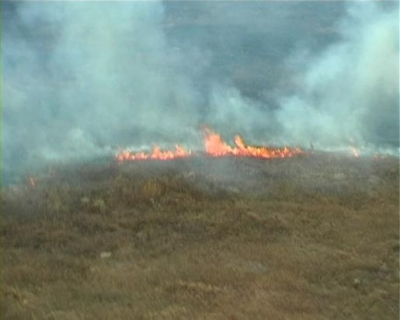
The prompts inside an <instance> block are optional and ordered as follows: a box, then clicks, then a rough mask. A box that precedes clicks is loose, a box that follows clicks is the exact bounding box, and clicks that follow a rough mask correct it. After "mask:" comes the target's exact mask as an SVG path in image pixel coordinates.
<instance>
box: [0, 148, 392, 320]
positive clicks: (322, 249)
mask: <svg viewBox="0 0 400 320" xmlns="http://www.w3.org/2000/svg"><path fill="white" fill-rule="evenodd" d="M34 181H35V186H32V185H31V184H30V183H29V180H28V179H27V180H26V183H23V184H20V185H16V186H8V187H4V188H3V190H2V192H1V202H2V220H1V229H0V232H1V242H2V246H1V257H2V268H1V273H2V285H1V289H2V290H1V292H2V299H1V312H2V318H3V319H71V320H72V319H231V320H232V319H278V320H279V319H385V320H386V319H398V317H399V263H398V262H399V260H398V258H399V162H398V158H390V157H388V158H369V157H368V158H363V157H360V158H354V157H348V156H343V155H342V156H340V155H335V154H322V153H321V154H316V153H315V154H308V155H303V156H298V157H294V158H288V159H275V160H269V161H266V160H260V159H249V158H218V159H217V158H206V157H203V158H202V157H200V158H191V159H182V160H174V161H143V162H130V163H122V164H118V163H116V162H114V161H110V162H107V163H97V164H96V163H93V164H88V163H86V164H81V165H75V166H69V167H60V166H59V167H53V168H49V169H48V170H47V171H45V172H43V173H41V174H40V175H37V176H34Z"/></svg>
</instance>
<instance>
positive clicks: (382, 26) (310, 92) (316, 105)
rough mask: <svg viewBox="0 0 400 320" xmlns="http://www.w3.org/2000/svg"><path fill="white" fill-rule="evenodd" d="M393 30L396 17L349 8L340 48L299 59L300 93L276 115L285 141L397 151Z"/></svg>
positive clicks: (373, 8) (367, 7) (370, 6)
mask: <svg viewBox="0 0 400 320" xmlns="http://www.w3.org/2000/svg"><path fill="white" fill-rule="evenodd" d="M398 27H399V26H398V12H396V11H390V12H385V11H382V10H381V9H380V8H379V7H378V6H377V4H375V3H359V4H352V5H350V6H349V8H348V16H347V17H346V18H345V19H343V20H341V21H340V22H339V23H338V26H337V30H338V32H339V35H340V37H341V40H340V41H339V42H337V43H335V44H333V45H331V46H329V47H328V48H327V49H326V50H324V51H323V52H321V53H319V54H318V55H317V56H313V55H312V54H309V55H306V56H304V53H303V55H302V56H301V58H300V56H299V61H298V62H301V63H303V64H304V65H305V67H304V69H303V70H302V71H301V72H300V73H299V74H298V75H297V76H298V77H299V82H300V85H299V88H298V90H297V91H296V93H295V94H294V95H291V96H289V97H283V98H282V99H281V106H282V108H281V109H280V110H279V111H278V112H277V117H278V120H279V121H280V123H281V124H282V126H283V128H284V135H285V136H286V137H287V139H288V140H289V141H295V142H298V143H307V141H309V142H312V143H319V144H320V145H324V146H338V145H343V144H346V143H349V142H352V143H355V144H358V145H362V144H365V143H375V144H395V145H396V144H397V145H398V141H399V140H398V139H399V100H398V99H399V83H398V79H399V73H398V72H399V37H398ZM293 61H294V59H293V58H292V62H293Z"/></svg>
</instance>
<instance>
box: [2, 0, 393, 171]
mask: <svg viewBox="0 0 400 320" xmlns="http://www.w3.org/2000/svg"><path fill="white" fill-rule="evenodd" d="M2 11H3V37H2V53H3V57H2V59H3V61H2V63H3V126H2V128H3V132H2V148H3V152H2V157H3V173H4V174H6V175H10V174H13V173H18V172H21V171H23V170H26V171H29V170H32V168H34V167H35V166H36V165H40V164H42V163H44V162H45V161H49V160H67V161H68V160H70V159H82V158H85V157H92V156H96V155H102V154H109V153H112V152H114V151H115V149H116V148H118V147H124V146H130V145H138V146H142V145H148V146H149V147H151V145H152V144H153V143H161V144H163V143H165V144H168V143H171V144H174V143H175V142H180V143H182V144H186V145H189V146H195V144H196V143H197V142H198V141H199V139H200V137H201V134H199V130H200V129H199V128H200V127H201V125H202V124H208V125H210V126H212V127H214V128H215V129H216V130H218V131H221V132H222V133H224V134H225V135H226V137H230V136H232V135H233V134H234V133H236V132H238V133H241V134H242V135H244V137H245V138H248V140H250V141H251V142H254V143H266V142H271V143H287V144H300V145H308V143H309V142H313V143H316V144H319V145H321V146H324V147H327V146H328V147H329V146H340V145H343V144H348V143H349V141H350V140H351V141H352V142H354V143H355V144H360V145H361V144H366V143H368V144H372V145H382V144H389V145H392V146H394V147H398V144H399V139H398V131H399V125H398V123H399V115H398V112H399V110H398V108H399V103H398V98H399V95H398V90H399V86H398V58H399V51H398V48H399V45H398V41H399V40H398V39H399V37H398V4H397V3H389V4H373V3H372V4H371V3H358V4H354V5H351V6H345V5H344V4H343V3H341V2H337V3H322V2H321V3H320V2H315V3H314V2H311V3H309V2H283V3H278V2H245V1H244V2H233V3H227V2H210V1H204V2H182V3H179V2H168V1H167V2H161V1H151V2H140V1H139V2H69V1H66V2H2Z"/></svg>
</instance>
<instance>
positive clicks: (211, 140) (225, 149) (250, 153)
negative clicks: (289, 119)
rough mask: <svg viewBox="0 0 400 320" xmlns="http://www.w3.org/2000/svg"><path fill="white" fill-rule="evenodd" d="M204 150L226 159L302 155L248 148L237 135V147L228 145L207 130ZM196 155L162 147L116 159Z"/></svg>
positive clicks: (125, 153)
mask: <svg viewBox="0 0 400 320" xmlns="http://www.w3.org/2000/svg"><path fill="white" fill-rule="evenodd" d="M204 133H205V137H204V150H205V153H206V154H207V155H208V156H211V157H224V156H238V157H255V158H264V159H271V158H286V157H292V156H295V155H298V154H300V153H301V152H302V151H301V150H300V149H299V148H295V149H290V148H288V147H284V148H267V147H255V146H247V145H246V144H245V143H244V141H243V139H242V137H241V136H239V135H237V136H236V137H235V139H234V144H235V146H230V145H229V144H227V143H226V142H225V141H224V140H223V139H222V137H221V136H220V135H219V134H217V133H215V132H213V131H212V130H210V129H208V128H205V130H204ZM192 155H195V153H194V152H192V151H190V150H189V151H188V150H186V149H184V148H183V147H182V146H179V145H176V146H175V150H161V149H160V147H158V146H155V147H154V149H153V150H152V151H151V152H149V153H146V152H136V153H135V152H132V151H130V150H123V151H121V152H119V153H118V154H117V155H116V159H117V160H118V161H120V162H122V161H125V160H130V161H134V160H148V159H158V160H171V159H177V158H186V157H189V156H192Z"/></svg>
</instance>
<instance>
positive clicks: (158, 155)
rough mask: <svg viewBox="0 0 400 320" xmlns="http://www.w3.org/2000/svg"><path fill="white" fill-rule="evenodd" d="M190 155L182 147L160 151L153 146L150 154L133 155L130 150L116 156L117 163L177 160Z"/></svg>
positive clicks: (189, 152) (138, 153)
mask: <svg viewBox="0 0 400 320" xmlns="http://www.w3.org/2000/svg"><path fill="white" fill-rule="evenodd" d="M191 154H192V152H191V151H186V150H185V149H184V148H183V147H181V146H179V145H176V146H175V150H173V151H171V150H161V149H160V147H159V146H155V147H154V149H153V151H152V152H151V153H146V152H137V153H134V152H132V151H130V150H123V151H121V152H120V153H118V154H117V155H116V158H117V160H118V161H125V160H130V161H133V160H148V159H158V160H171V159H177V158H184V157H188V156H190V155H191Z"/></svg>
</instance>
